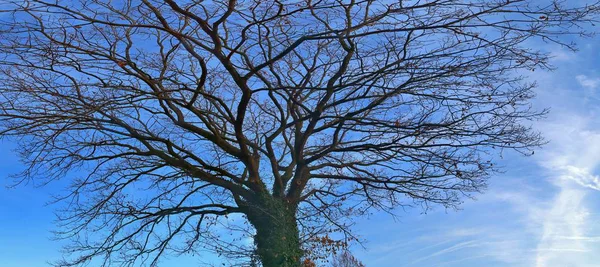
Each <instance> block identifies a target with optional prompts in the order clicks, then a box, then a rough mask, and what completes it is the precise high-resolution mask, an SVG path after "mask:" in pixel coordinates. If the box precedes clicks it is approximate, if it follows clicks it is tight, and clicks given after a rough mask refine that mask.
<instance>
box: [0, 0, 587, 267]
mask: <svg viewBox="0 0 600 267" xmlns="http://www.w3.org/2000/svg"><path fill="white" fill-rule="evenodd" d="M0 9H1V10H2V13H0V20H1V22H0V23H1V25H0V55H1V57H0V133H1V134H2V135H3V136H6V137H11V138H14V139H15V140H18V141H19V142H20V148H19V149H18V152H19V155H20V156H21V158H22V159H23V161H24V162H25V163H26V164H27V168H26V169H25V170H24V171H23V172H22V173H20V174H19V175H17V178H18V179H19V180H18V181H33V182H35V183H47V182H51V181H53V180H57V179H66V180H67V181H69V183H70V187H69V188H68V191H67V193H65V194H63V195H60V196H58V199H57V201H62V203H64V207H65V208H64V210H61V211H60V212H58V218H59V221H60V224H61V225H60V226H61V228H60V229H62V230H61V232H59V233H58V234H59V237H61V238H66V239H69V240H71V242H70V245H69V246H68V247H66V248H65V250H66V256H65V260H63V261H60V262H57V265H60V266H77V265H82V264H85V263H86V262H89V261H90V260H92V259H96V260H98V261H99V262H100V263H102V264H103V266H114V265H125V266H129V265H137V264H150V265H156V264H157V263H158V261H159V259H161V258H162V256H163V255H165V254H173V253H175V254H182V253H199V252H200V251H203V250H204V249H212V250H214V251H216V252H217V253H219V254H220V255H223V256H227V257H233V258H236V257H237V258H238V259H240V258H247V257H249V256H251V255H258V258H260V261H261V262H262V265H264V266H299V265H301V262H302V261H303V260H304V259H305V258H306V259H308V257H310V255H312V254H314V253H316V251H312V250H311V249H317V248H319V249H323V247H324V246H325V247H328V248H329V249H336V248H338V249H340V248H341V249H343V248H344V247H345V245H346V244H347V243H349V242H351V241H354V240H355V237H354V236H353V235H352V233H351V231H350V230H351V229H350V227H351V225H352V218H354V217H355V216H360V215H363V214H366V213H367V212H370V211H371V210H372V209H379V210H384V211H390V212H391V211H393V209H394V208H397V207H400V206H407V205H408V206H411V205H421V206H423V207H425V208H427V207H429V205H431V204H441V205H444V206H446V207H456V206H457V205H459V204H460V202H461V199H462V198H463V197H464V196H469V195H471V194H473V193H476V192H479V191H480V190H481V189H483V188H484V187H485V184H486V178H487V177H488V176H489V175H490V174H492V173H494V172H495V171H497V168H496V167H495V165H494V164H493V161H492V159H493V156H494V155H495V154H497V153H498V152H499V151H501V150H503V149H514V150H516V151H519V152H521V153H523V154H526V155H527V154H532V153H533V152H532V151H531V149H532V148H535V147H536V146H538V145H540V144H542V143H543V140H542V139H541V137H540V136H539V135H538V133H536V132H534V131H532V130H531V129H530V128H529V126H528V121H529V120H531V119H536V118H539V117H540V116H541V115H543V114H544V112H545V111H535V110H532V109H531V107H530V105H529V100H530V99H531V98H532V97H533V96H534V94H533V92H532V89H533V88H534V84H530V83H526V82H525V81H524V80H523V77H521V76H519V75H521V74H522V73H523V71H533V70H535V69H549V68H550V66H549V65H548V59H549V55H548V54H547V53H544V52H543V51H539V50H536V49H534V48H532V47H531V43H530V42H529V41H530V40H532V39H540V40H543V41H546V42H548V43H553V44H558V45H562V46H564V47H567V48H569V49H574V47H573V45H572V44H571V43H569V42H567V41H564V39H563V37H568V36H569V35H586V34H588V33H586V32H584V31H583V30H582V28H581V26H582V25H585V24H586V23H588V24H589V23H593V22H595V18H596V15H597V13H598V4H597V3H596V2H594V3H590V4H588V5H586V6H581V7H571V6H569V5H566V2H563V1H539V2H538V1H524V0H472V1H467V0H419V1H417V0H413V1H403V0H400V1H372V0H371V1H367V0H348V1H342V0H302V1H297V0H290V1H261V0H243V1H235V0H231V1H224V0H215V1H201V0H184V1H174V0H164V1H158V0H124V1H108V0H73V1H62V0H55V1H43V0H40V1H37V0H25V1H15V2H5V3H4V4H2V5H0ZM224 229H229V230H231V231H234V232H235V233H236V234H235V235H234V237H232V238H228V237H226V236H223V235H221V234H220V233H221V232H222V231H223V230H224ZM247 237H251V238H252V240H253V241H254V242H247V241H246V240H247V239H244V238H247ZM311 253H312V254H311ZM253 262H256V261H253Z"/></svg>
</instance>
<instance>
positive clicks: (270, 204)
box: [248, 196, 303, 267]
mask: <svg viewBox="0 0 600 267" xmlns="http://www.w3.org/2000/svg"><path fill="white" fill-rule="evenodd" d="M295 211H296V208H295V206H293V205H291V204H289V203H287V202H286V201H284V200H282V199H278V198H273V197H272V196H262V197H261V198H260V199H259V200H258V201H256V202H255V203H254V205H252V206H250V207H248V220H249V221H250V223H252V225H253V226H254V227H255V228H256V236H255V237H254V242H255V244H256V247H257V253H258V256H259V257H260V259H261V261H262V264H263V266H264V267H279V266H282V267H299V266H301V258H302V254H303V253H302V249H301V248H300V238H299V235H298V224H297V223H296V214H295V213H296V212H295Z"/></svg>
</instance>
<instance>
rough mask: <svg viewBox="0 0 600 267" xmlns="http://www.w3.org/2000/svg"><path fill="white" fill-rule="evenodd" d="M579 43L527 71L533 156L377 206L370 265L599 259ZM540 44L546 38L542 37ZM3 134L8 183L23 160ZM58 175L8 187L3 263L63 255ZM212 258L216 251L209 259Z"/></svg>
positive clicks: (0, 212) (599, 208) (595, 131)
mask: <svg viewBox="0 0 600 267" xmlns="http://www.w3.org/2000/svg"><path fill="white" fill-rule="evenodd" d="M579 43H580V46H579V48H580V51H579V52H578V53H571V52H568V51H566V50H564V49H561V48H559V47H553V46H547V47H545V48H546V49H548V50H549V51H551V52H552V53H553V55H554V59H553V61H552V63H553V64H554V65H555V66H556V67H557V70H556V71H554V72H540V71H536V72H529V73H526V75H528V76H529V77H530V78H531V79H532V80H537V81H538V83H539V87H538V89H537V90H538V98H537V99H536V100H535V103H534V104H535V106H536V107H537V108H545V107H550V108H551V113H550V115H549V116H548V117H547V118H546V119H544V120H542V121H539V122H535V127H536V129H538V130H539V131H541V132H542V133H543V134H544V136H545V137H546V138H547V139H548V141H550V143H549V144H548V145H546V146H545V147H544V148H543V149H541V150H539V151H536V153H535V155H534V156H532V157H522V156H520V155H516V154H514V153H511V152H508V151H507V152H505V153H504V154H503V156H502V158H499V159H498V161H499V163H501V164H502V165H503V166H504V170H505V173H502V174H498V175H494V176H493V177H492V179H491V180H490V185H489V188H488V190H487V191H486V192H485V193H484V194H482V195H478V196H477V199H475V200H470V199H466V200H465V203H464V204H463V205H462V209H461V210H459V211H453V210H444V209H443V208H441V207H435V208H434V210H432V211H429V212H428V213H427V214H423V213H422V210H421V209H418V208H415V209H409V210H406V211H398V213H397V215H398V217H397V218H396V219H394V218H391V217H390V216H389V215H387V214H377V213H376V214H374V215H372V216H371V217H369V218H362V219H360V220H358V224H357V227H356V232H357V233H358V234H359V235H360V236H361V237H363V238H365V239H366V240H368V242H366V243H365V244H364V246H365V248H361V247H358V246H355V247H353V251H354V253H355V254H356V256H357V257H358V258H359V259H361V260H362V261H363V262H364V263H365V264H366V265H367V266H467V267H468V266H535V267H559V266H560V267H563V266H576V267H585V266H598V262H600V253H599V252H600V223H599V222H600V177H599V176H598V175H599V174H600V170H599V167H600V116H599V113H600V101H599V99H600V63H599V62H600V61H599V60H598V59H600V38H594V39H587V40H583V41H580V42H579ZM540 45H541V44H540ZM11 147H13V144H11V143H10V142H8V141H6V140H5V141H3V142H2V143H0V149H1V150H0V151H1V152H0V158H1V160H0V175H1V176H2V178H3V179H2V180H1V182H0V183H1V184H2V185H4V186H8V185H9V184H10V179H8V176H9V174H10V173H14V172H16V171H17V170H19V168H20V164H19V162H18V160H17V159H16V157H15V155H14V154H13V153H12V152H11V151H10V149H11ZM59 190H61V185H60V183H56V184H51V185H49V186H46V187H41V188H35V187H34V186H33V185H31V184H29V185H21V186H18V187H16V188H4V187H2V188H0V267H17V266H27V267H37V266H47V264H46V262H47V261H49V260H54V259H57V258H58V257H60V253H59V249H60V243H58V242H55V241H52V240H51V239H50V238H51V237H52V234H51V232H50V231H51V230H52V229H53V227H54V225H53V220H54V216H53V213H52V211H53V209H54V208H55V207H54V206H52V205H50V206H48V205H46V204H45V203H47V202H48V201H49V200H50V195H51V194H52V193H56V192H58V191H59ZM201 260H206V258H205V259H201V258H200V257H198V258H186V259H169V260H167V261H164V262H163V264H161V266H167V267H168V266H190V265H192V264H197V265H200V266H202V263H200V261H201ZM209 261H210V260H209Z"/></svg>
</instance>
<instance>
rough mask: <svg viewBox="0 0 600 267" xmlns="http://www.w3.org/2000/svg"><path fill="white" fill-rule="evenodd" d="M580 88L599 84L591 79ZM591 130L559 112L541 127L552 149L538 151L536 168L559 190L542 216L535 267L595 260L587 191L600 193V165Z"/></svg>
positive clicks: (599, 134) (599, 145)
mask: <svg viewBox="0 0 600 267" xmlns="http://www.w3.org/2000/svg"><path fill="white" fill-rule="evenodd" d="M580 82H581V81H580ZM583 84H584V83H583V82H582V85H583ZM585 84H586V86H589V87H595V86H598V85H597V84H594V83H593V82H590V81H587V82H586V83H585ZM596 127H597V125H593V120H591V119H590V118H587V117H585V116H581V115H576V114H563V115H561V116H558V117H557V118H556V120H554V121H553V122H549V123H547V124H545V125H542V127H541V128H542V131H543V132H544V134H545V135H546V136H547V137H548V138H549V139H550V141H551V145H549V147H547V149H546V150H545V152H543V153H541V157H540V165H541V166H543V167H544V168H546V169H547V170H548V173H549V174H551V177H550V178H551V179H552V180H551V181H552V182H553V183H554V184H555V185H556V186H557V187H558V188H559V190H560V191H559V193H558V194H557V195H556V196H555V197H554V199H553V201H552V205H551V206H550V207H549V208H548V209H547V210H546V211H545V215H544V216H543V218H542V224H543V228H542V229H543V230H542V235H541V238H540V241H539V243H538V245H537V249H536V256H535V266H536V267H555V266H556V267H558V266H594V265H595V262H597V260H599V259H598V258H596V259H593V257H589V255H590V254H593V253H595V252H594V249H593V248H592V246H591V243H593V242H597V241H598V239H597V236H598V233H595V234H594V233H590V232H589V228H590V227H588V226H589V223H590V221H589V216H590V208H589V203H588V202H587V201H586V197H587V196H588V194H590V192H596V191H600V179H599V178H598V176H597V175H594V173H593V172H594V170H595V169H596V168H597V167H598V166H599V165H600V131H597V130H594V129H593V128H596ZM590 189H593V190H590Z"/></svg>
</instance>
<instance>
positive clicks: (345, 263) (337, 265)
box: [331, 250, 365, 267]
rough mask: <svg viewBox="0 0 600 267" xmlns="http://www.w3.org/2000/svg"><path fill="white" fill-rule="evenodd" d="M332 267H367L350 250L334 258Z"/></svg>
mask: <svg viewBox="0 0 600 267" xmlns="http://www.w3.org/2000/svg"><path fill="white" fill-rule="evenodd" d="M331 267H365V265H364V264H363V263H362V262H360V261H359V260H358V259H357V258H355V257H354V255H352V253H350V251H348V250H344V251H342V252H341V253H339V254H336V255H335V256H334V257H333V261H332V262H331Z"/></svg>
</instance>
